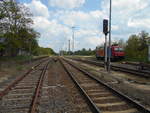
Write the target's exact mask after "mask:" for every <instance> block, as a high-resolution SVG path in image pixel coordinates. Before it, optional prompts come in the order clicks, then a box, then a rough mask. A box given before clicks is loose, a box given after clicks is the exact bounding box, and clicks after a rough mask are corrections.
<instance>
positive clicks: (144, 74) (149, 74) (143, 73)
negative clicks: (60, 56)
mask: <svg viewBox="0 0 150 113" xmlns="http://www.w3.org/2000/svg"><path fill="white" fill-rule="evenodd" d="M71 59H72V58H71ZM72 60H76V61H81V62H84V63H88V64H93V65H96V66H101V67H104V64H103V63H100V62H96V61H89V60H81V59H72ZM111 69H112V70H115V71H121V72H125V73H130V74H135V75H138V76H141V77H145V78H150V73H149V72H145V71H140V70H134V69H129V68H125V67H121V66H115V65H111Z"/></svg>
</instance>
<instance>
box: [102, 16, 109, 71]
mask: <svg viewBox="0 0 150 113" xmlns="http://www.w3.org/2000/svg"><path fill="white" fill-rule="evenodd" d="M103 33H104V34H105V47H104V48H105V61H104V66H105V69H106V70H107V71H108V66H107V64H108V62H107V34H108V20H107V19H104V20H103Z"/></svg>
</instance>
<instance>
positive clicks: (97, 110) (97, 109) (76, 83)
mask: <svg viewBox="0 0 150 113" xmlns="http://www.w3.org/2000/svg"><path fill="white" fill-rule="evenodd" d="M59 60H60V63H61V64H62V66H63V68H64V69H65V71H66V72H67V74H68V75H69V76H70V78H71V79H72V81H73V82H74V83H75V85H76V86H77V88H78V89H79V91H80V92H81V93H82V95H83V97H84V98H85V99H86V102H87V103H88V105H89V107H90V109H91V110H92V112H93V113H101V112H100V110H99V108H98V107H97V106H96V104H95V103H94V102H93V101H92V100H91V98H90V97H89V96H88V94H87V93H86V92H85V90H84V89H83V88H82V87H81V86H80V84H79V82H78V81H77V80H76V79H75V77H74V74H73V73H72V72H70V71H69V70H68V69H67V67H66V66H65V65H64V63H63V62H62V60H61V59H59Z"/></svg>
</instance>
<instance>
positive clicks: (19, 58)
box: [0, 56, 32, 63]
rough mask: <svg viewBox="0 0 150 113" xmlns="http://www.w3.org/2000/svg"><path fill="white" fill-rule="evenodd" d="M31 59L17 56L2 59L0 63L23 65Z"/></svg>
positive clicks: (0, 58)
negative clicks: (10, 62)
mask: <svg viewBox="0 0 150 113" xmlns="http://www.w3.org/2000/svg"><path fill="white" fill-rule="evenodd" d="M30 59H32V57H31V56H16V57H8V56H3V57H0V62H6V61H7V62H9V61H13V62H16V63H21V62H25V61H29V60H30Z"/></svg>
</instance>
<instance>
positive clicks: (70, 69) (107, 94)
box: [61, 59, 150, 113]
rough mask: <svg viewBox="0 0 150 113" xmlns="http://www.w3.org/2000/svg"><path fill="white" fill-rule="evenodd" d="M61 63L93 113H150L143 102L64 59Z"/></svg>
mask: <svg viewBox="0 0 150 113" xmlns="http://www.w3.org/2000/svg"><path fill="white" fill-rule="evenodd" d="M61 63H62V65H63V67H64V69H65V70H66V72H67V73H68V74H69V76H70V77H71V78H72V80H73V81H74V83H75V84H76V85H77V87H78V88H79V89H80V91H81V92H82V94H83V95H84V97H85V99H86V101H87V103H88V104H89V106H90V108H91V110H92V112H93V113H101V112H103V113H150V110H149V109H146V108H145V107H144V106H142V105H141V104H139V103H137V102H135V101H134V100H132V99H131V98H129V97H128V96H126V95H124V94H122V93H121V92H119V91H116V90H115V89H113V88H111V87H110V86H108V85H107V84H105V83H103V82H102V81H100V80H99V79H97V78H96V77H94V76H93V75H91V74H90V73H88V72H87V71H85V70H83V69H81V68H79V67H77V66H76V65H74V64H73V63H72V62H70V61H68V60H66V59H63V60H61Z"/></svg>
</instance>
